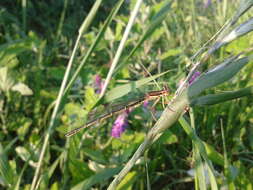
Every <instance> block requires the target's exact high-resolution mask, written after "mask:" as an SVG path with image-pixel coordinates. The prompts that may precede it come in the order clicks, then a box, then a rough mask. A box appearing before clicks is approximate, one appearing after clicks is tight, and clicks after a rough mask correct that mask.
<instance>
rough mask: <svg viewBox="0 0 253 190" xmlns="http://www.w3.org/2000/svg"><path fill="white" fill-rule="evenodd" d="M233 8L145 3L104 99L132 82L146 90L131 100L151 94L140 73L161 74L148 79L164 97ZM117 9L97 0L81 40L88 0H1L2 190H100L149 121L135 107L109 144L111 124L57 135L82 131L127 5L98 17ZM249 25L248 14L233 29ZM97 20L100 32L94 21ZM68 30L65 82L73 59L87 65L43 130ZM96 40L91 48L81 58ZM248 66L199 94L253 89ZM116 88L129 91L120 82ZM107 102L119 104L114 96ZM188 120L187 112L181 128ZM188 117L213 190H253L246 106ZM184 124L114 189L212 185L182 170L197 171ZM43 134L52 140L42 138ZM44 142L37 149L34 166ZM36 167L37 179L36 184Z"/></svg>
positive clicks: (238, 48)
mask: <svg viewBox="0 0 253 190" xmlns="http://www.w3.org/2000/svg"><path fill="white" fill-rule="evenodd" d="M231 1H232V0H231ZM231 1H227V0H223V1H214V0H213V1H211V4H210V5H209V6H205V1H202V0H184V1H182V0H174V1H167V2H168V3H169V4H168V5H166V3H167V2H163V1H155V0H153V1H151V0H150V1H145V2H143V3H142V5H141V8H140V10H139V13H138V15H137V17H136V19H135V22H134V25H133V27H132V28H131V31H130V34H129V36H128V38H127V41H126V45H125V47H124V49H123V52H122V55H121V57H120V61H119V63H118V67H116V70H115V72H114V74H113V77H112V79H111V80H110V83H109V87H108V88H109V89H108V91H109V90H112V91H110V92H111V95H114V96H115V97H116V96H117V95H118V93H119V92H117V90H116V91H115V90H114V91H113V89H114V88H115V87H116V86H121V85H124V84H129V83H130V82H131V81H136V80H141V79H144V83H145V85H143V86H140V87H138V89H137V90H132V91H131V94H132V93H133V94H134V93H138V92H139V90H140V91H141V92H145V91H148V90H151V89H155V90H158V89H159V87H157V85H156V84H155V83H154V82H153V81H149V82H148V79H149V78H148V77H150V76H151V75H152V76H153V75H156V74H159V73H163V72H165V71H169V72H167V73H165V74H164V75H162V76H161V77H159V78H158V79H157V82H158V83H159V86H160V87H161V86H162V85H163V84H168V86H169V87H170V89H171V93H172V95H173V93H174V92H175V91H176V89H177V87H178V85H179V83H180V81H182V79H183V78H185V77H186V74H187V72H188V71H189V70H190V68H191V63H192V62H191V57H192V56H193V55H194V54H195V53H196V52H197V51H198V50H199V49H200V48H201V47H202V45H203V44H204V43H205V42H207V41H208V40H209V39H210V38H211V37H212V36H213V35H214V34H215V33H216V32H217V31H218V30H219V29H220V28H221V27H222V26H223V24H224V23H225V22H226V21H227V20H228V18H230V17H231V16H232V15H234V14H235V12H236V11H237V9H238V7H239V3H240V1H236V0H233V3H231ZM97 2H99V1H97ZM119 2H120V1H116V0H114V1H102V3H101V5H100V7H99V9H98V10H97V12H95V17H94V18H93V19H92V20H91V23H90V25H85V26H87V29H86V30H85V31H83V32H82V30H81V29H79V28H80V26H81V25H82V26H84V25H83V20H84V19H85V18H87V16H88V15H89V14H90V10H91V8H92V6H93V5H94V3H95V2H94V1H91V0H85V1H81V0H75V1H74V0H57V1H28V0H16V1H15V0H13V1H9V0H1V2H0V42H1V46H0V128H1V130H0V186H1V189H2V188H3V189H30V188H31V189H36V188H37V189H91V188H94V189H106V188H107V187H108V185H109V184H110V182H111V181H112V179H113V176H114V175H116V174H117V173H118V172H119V171H120V170H121V169H122V167H123V166H124V165H125V163H126V162H127V161H128V160H129V159H130V158H131V156H132V154H133V153H134V152H135V150H136V149H137V148H138V146H139V145H140V143H141V142H142V141H143V139H144V137H145V134H146V133H147V132H148V131H149V129H150V128H151V127H152V126H153V125H154V122H155V121H154V120H153V119H152V117H151V115H150V113H149V112H148V111H147V109H146V108H144V107H140V108H137V109H135V110H134V111H133V112H131V114H130V115H129V118H128V123H129V126H128V128H127V131H126V133H124V134H123V135H122V137H121V138H119V139H115V138H112V137H110V130H111V126H112V124H113V121H114V119H115V118H114V119H113V118H112V119H109V120H108V121H106V122H102V123H101V124H99V126H98V127H95V128H94V129H92V130H84V131H82V132H81V133H80V134H77V135H76V136H74V137H72V138H68V139H66V138H65V137H64V134H65V133H66V132H67V131H69V130H70V129H73V128H75V127H78V126H80V125H82V124H84V123H85V121H86V118H87V113H88V112H89V111H90V110H91V108H92V107H93V106H94V104H96V101H97V100H98V99H99V94H96V92H95V88H94V85H95V82H94V81H95V76H96V75H99V76H101V77H102V78H103V79H105V78H106V76H107V73H108V70H109V69H110V68H111V63H112V61H113V59H114V56H115V54H116V51H117V48H118V45H119V43H120V41H121V40H122V36H123V33H124V29H125V27H126V25H127V23H128V21H129V18H130V13H131V11H132V10H133V8H134V6H135V3H136V1H125V2H124V3H123V4H122V6H121V7H120V9H119V11H118V13H117V14H116V15H112V21H111V22H110V21H108V19H109V14H110V13H111V11H113V8H114V7H116V6H117V5H118V4H116V3H119ZM245 2H246V1H245ZM249 2H250V1H249ZM250 17H252V13H251V11H250V10H249V11H248V12H247V13H246V14H245V15H243V16H242V17H241V18H240V20H239V22H240V23H242V22H245V21H246V20H248V19H249V18H250ZM107 21H108V25H103V24H104V23H106V22H107ZM103 28H105V29H106V30H105V32H103V31H102V33H101V35H102V36H101V38H100V39H98V38H96V36H97V34H99V32H101V30H102V29H103ZM78 33H79V34H81V38H80V44H79V46H78V49H77V52H76V55H75V58H74V61H73V66H72V67H71V72H70V75H71V76H73V74H74V72H75V70H76V69H77V68H78V66H79V65H80V63H85V64H84V66H83V68H82V69H81V70H80V72H79V73H78V77H77V80H76V81H75V82H74V84H73V86H72V88H71V90H70V91H68V92H67V93H66V95H65V96H63V101H62V103H61V106H60V107H59V110H58V112H57V119H56V120H55V121H56V122H55V123H54V125H53V127H51V128H50V127H49V121H50V120H51V119H50V116H51V114H52V112H53V107H54V105H55V100H56V98H57V95H58V92H59V90H60V86H61V83H62V80H63V77H64V73H65V70H66V67H67V64H68V61H69V59H70V55H71V53H72V51H73V48H74V45H75V43H76V39H77V36H78ZM94 41H96V42H97V46H96V47H95V48H94V49H93V50H92V51H91V54H90V55H88V53H87V52H89V48H90V47H92V44H93V43H94ZM252 42H253V36H252V34H251V33H250V34H248V35H245V36H243V37H241V38H239V39H237V40H235V41H233V42H232V43H230V44H228V45H226V46H225V47H223V48H221V49H219V50H218V51H217V52H215V54H213V55H212V56H211V57H210V58H209V59H208V61H206V62H205V63H204V65H203V68H202V70H206V69H208V68H211V67H213V66H214V65H217V64H218V63H221V62H222V61H223V60H224V59H226V58H228V57H229V56H231V55H236V54H238V53H240V52H242V51H244V50H245V49H247V48H250V47H251V46H252ZM135 47H137V49H136V51H135V52H134V53H132V52H133V50H135V49H134V48H135ZM87 55H88V58H87V59H86V57H85V56H87ZM252 69H253V65H252V64H248V65H247V66H246V67H245V68H244V69H242V70H241V71H240V72H239V73H238V74H237V75H236V76H235V77H233V78H232V79H231V80H229V81H228V82H226V83H224V84H222V85H219V86H218V87H215V88H212V89H209V90H207V91H205V93H204V94H210V93H217V92H224V91H232V90H237V89H240V88H244V87H247V86H250V85H252V83H253V80H252V76H253V75H252ZM146 70H147V71H148V72H146ZM145 79H146V80H145ZM131 84H132V83H131ZM108 91H107V92H106V93H109V92H108ZM123 91H127V89H126V88H125V87H124V86H123ZM136 91H137V92H136ZM115 93H116V94H115ZM123 93H124V92H123ZM125 93H126V92H125ZM108 99H110V98H108V97H107V99H106V100H104V101H105V102H106V101H107V100H108ZM110 101H112V102H114V103H116V102H118V100H116V99H114V98H111V99H110ZM125 101H126V97H121V99H120V102H125ZM162 110H163V107H162V106H161V105H158V106H157V108H156V114H157V115H158V116H159V115H160V114H161V111H162ZM188 117H189V115H188V114H186V120H187V119H188ZM192 118H193V119H194V122H191V124H193V123H195V124H194V126H192V127H195V130H196V133H197V135H198V137H199V138H200V139H201V140H202V142H205V143H206V144H205V145H206V147H207V148H206V149H207V153H208V156H207V157H208V159H209V161H211V162H212V164H213V167H214V169H215V178H216V182H217V184H218V187H219V188H227V189H253V167H252V165H253V157H252V155H253V152H252V148H253V138H252V136H253V128H252V126H253V109H252V98H251V97H250V96H249V97H245V98H242V99H237V100H233V101H228V102H223V103H221V104H217V105H213V106H202V107H200V106H199V107H197V106H196V107H194V108H193V110H191V119H192ZM182 125H184V124H182V121H181V122H180V123H175V124H174V125H173V127H172V128H170V130H166V131H165V132H164V134H163V135H162V136H161V137H160V138H159V140H158V141H157V142H156V143H155V144H153V145H152V146H151V147H150V149H149V150H148V151H146V153H145V154H144V155H143V157H141V158H140V159H139V160H138V162H137V163H136V165H135V166H134V168H133V169H132V170H131V172H129V173H128V174H127V176H126V177H125V178H124V180H123V181H121V183H120V185H119V186H118V188H119V189H149V188H150V189H189V188H191V189H193V188H194V187H195V189H198V188H200V189H203V188H205V187H206V188H207V189H208V188H210V187H209V185H208V182H207V183H205V182H203V181H202V182H200V181H201V180H203V179H205V177H204V178H201V177H199V175H195V178H194V176H193V175H191V174H190V173H191V172H193V171H196V163H198V160H197V159H196V147H195V145H194V142H192V139H191V138H189V135H187V133H185V130H184V128H182V127H181V126H182ZM186 125H187V124H186ZM47 135H48V136H50V138H49V140H48V142H45V141H44V139H45V137H46V136H47ZM43 145H46V146H47V148H46V149H45V155H44V156H43V160H42V163H39V162H38V160H39V157H40V153H41V150H42V146H43ZM38 166H39V167H40V172H39V173H38V174H37V177H38V180H35V176H36V174H35V170H36V168H37V167H38ZM194 169H195V170H194ZM203 171H205V169H203ZM206 178H208V177H206ZM33 181H34V182H33ZM32 183H33V185H32ZM203 183H204V184H203Z"/></svg>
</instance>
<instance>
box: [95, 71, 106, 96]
mask: <svg viewBox="0 0 253 190" xmlns="http://www.w3.org/2000/svg"><path fill="white" fill-rule="evenodd" d="M94 86H95V89H96V93H97V94H100V93H101V90H102V88H103V86H104V82H103V81H102V79H101V77H100V76H99V75H96V76H95V82H94Z"/></svg>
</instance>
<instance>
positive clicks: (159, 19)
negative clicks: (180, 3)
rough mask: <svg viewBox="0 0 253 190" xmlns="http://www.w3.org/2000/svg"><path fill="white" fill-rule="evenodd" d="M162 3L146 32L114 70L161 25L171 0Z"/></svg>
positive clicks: (122, 64)
mask: <svg viewBox="0 0 253 190" xmlns="http://www.w3.org/2000/svg"><path fill="white" fill-rule="evenodd" d="M162 3H163V4H164V6H162V7H161V9H160V10H159V11H158V12H157V13H156V15H155V16H154V18H153V20H152V21H151V23H150V25H149V26H148V27H147V30H146V32H145V33H144V34H143V35H142V37H141V38H140V40H139V41H138V42H137V44H136V46H135V47H134V48H133V50H132V51H131V52H130V54H129V55H128V56H127V57H126V58H125V59H124V60H123V62H122V63H121V64H120V65H119V66H118V68H117V69H116V70H119V69H120V68H122V67H123V66H124V65H125V64H126V63H127V61H128V60H129V59H130V58H131V57H132V56H133V54H134V53H135V52H136V51H137V49H139V48H140V46H141V45H142V44H143V42H144V41H145V40H146V39H148V38H149V37H150V36H151V35H152V34H153V33H154V32H155V30H156V29H158V28H159V27H160V26H161V23H162V21H163V20H164V19H165V18H166V16H167V14H168V12H169V10H170V5H171V1H165V2H162Z"/></svg>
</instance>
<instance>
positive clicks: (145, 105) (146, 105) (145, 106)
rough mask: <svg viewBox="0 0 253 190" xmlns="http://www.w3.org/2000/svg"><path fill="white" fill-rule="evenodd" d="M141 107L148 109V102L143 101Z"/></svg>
mask: <svg viewBox="0 0 253 190" xmlns="http://www.w3.org/2000/svg"><path fill="white" fill-rule="evenodd" d="M143 107H144V108H147V107H148V100H145V101H144V102H143Z"/></svg>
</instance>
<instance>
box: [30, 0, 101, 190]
mask: <svg viewBox="0 0 253 190" xmlns="http://www.w3.org/2000/svg"><path fill="white" fill-rule="evenodd" d="M101 2H102V0H97V1H96V2H95V4H94V6H93V8H92V9H91V12H90V14H89V16H88V17H87V18H86V19H85V20H84V22H83V24H82V26H81V28H80V29H79V34H78V37H77V40H76V43H75V46H74V49H73V51H72V54H71V57H70V60H69V62H68V66H67V68H66V71H65V74H64V78H63V81H62V84H61V88H60V91H59V93H58V96H57V99H56V102H55V107H54V110H53V113H52V116H51V119H50V122H49V127H48V129H47V132H46V135H45V138H44V142H43V145H42V148H41V152H40V157H39V161H38V166H37V168H36V171H35V175H34V177H33V181H32V185H31V190H34V189H35V188H36V189H37V188H38V186H39V182H38V177H39V172H40V169H41V166H42V161H43V158H44V155H45V152H46V148H47V145H48V144H49V137H50V135H51V133H52V131H53V127H54V124H55V121H56V118H57V113H58V110H59V108H60V104H61V101H62V99H63V96H64V89H65V87H66V84H67V81H68V78H69V75H70V70H71V68H72V65H73V61H74V57H75V54H76V51H77V48H78V45H79V41H80V39H81V36H82V35H83V33H84V32H85V31H86V30H87V28H88V26H89V24H90V22H91V19H92V18H93V17H94V13H93V12H94V11H95V12H96V10H97V9H98V7H99V5H100V4H101ZM94 7H95V8H96V9H95V10H94ZM90 15H91V16H90Z"/></svg>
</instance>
